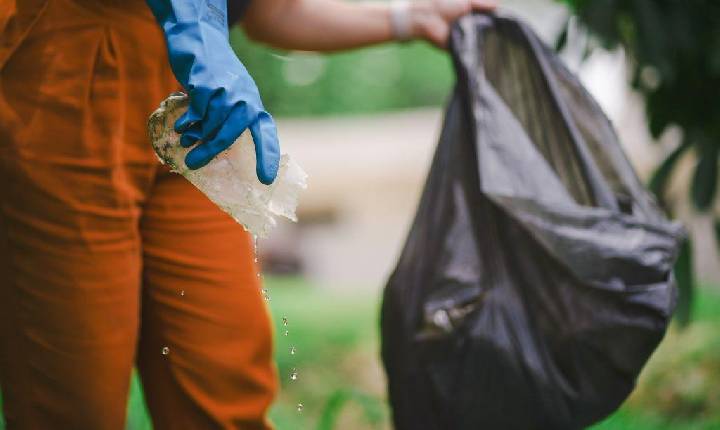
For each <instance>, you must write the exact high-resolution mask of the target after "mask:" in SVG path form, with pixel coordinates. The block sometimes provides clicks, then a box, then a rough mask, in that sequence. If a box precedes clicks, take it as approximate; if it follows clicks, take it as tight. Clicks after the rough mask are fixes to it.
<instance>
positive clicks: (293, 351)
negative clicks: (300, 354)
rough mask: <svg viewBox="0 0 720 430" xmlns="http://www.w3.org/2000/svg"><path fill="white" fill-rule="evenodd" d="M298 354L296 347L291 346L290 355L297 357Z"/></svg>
mask: <svg viewBox="0 0 720 430" xmlns="http://www.w3.org/2000/svg"><path fill="white" fill-rule="evenodd" d="M296 352H297V348H295V347H294V346H291V347H290V355H295V353H296Z"/></svg>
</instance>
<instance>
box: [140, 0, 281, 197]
mask: <svg viewBox="0 0 720 430" xmlns="http://www.w3.org/2000/svg"><path fill="white" fill-rule="evenodd" d="M147 3H148V5H149V6H150V9H152V11H153V14H154V15H155V19H157V21H158V22H159V23H160V25H161V26H162V29H163V31H164V32H165V40H166V41H167V47H168V54H169V57H170V66H171V67H172V70H173V73H174V74H175V77H176V78H177V80H178V81H179V82H180V84H181V85H182V86H183V87H184V88H185V90H186V91H187V92H188V94H189V96H190V106H189V108H188V110H187V112H186V113H185V114H183V115H182V116H181V117H180V118H178V120H177V122H176V123H175V130H176V131H177V132H178V133H182V137H181V138H180V143H181V144H182V145H183V146H184V147H186V148H187V147H190V146H192V145H195V144H196V143H198V141H200V143H199V144H198V145H197V146H195V148H193V149H192V150H191V151H190V152H189V153H188V155H187V157H186V158H185V164H187V166H188V168H190V169H197V168H200V167H202V166H204V165H205V164H207V163H208V162H209V161H210V160H211V159H212V158H213V157H215V156H216V155H217V154H219V153H220V152H222V151H224V150H225V149H227V148H228V147H229V146H230V145H232V143H233V142H234V141H235V139H237V137H238V136H240V134H241V133H242V132H243V131H245V129H247V128H249V129H250V133H251V134H252V137H253V141H254V142H255V154H256V156H257V176H258V179H259V180H260V182H262V183H263V184H270V183H272V182H273V181H274V180H275V177H276V176H277V170H278V163H279V160H280V146H279V144H278V138H277V130H276V128H275V123H274V121H273V119H272V117H271V116H270V114H268V113H267V112H266V111H265V108H264V107H263V104H262V101H261V100H260V93H259V92H258V89H257V86H256V85H255V82H254V81H253V79H252V77H250V74H249V73H248V71H247V70H246V69H245V66H243V64H242V63H241V62H240V60H239V59H238V58H237V56H236V55H235V52H233V50H232V48H231V47H230V41H229V33H228V22H227V2H226V0H147Z"/></svg>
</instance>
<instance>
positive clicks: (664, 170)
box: [648, 140, 691, 207]
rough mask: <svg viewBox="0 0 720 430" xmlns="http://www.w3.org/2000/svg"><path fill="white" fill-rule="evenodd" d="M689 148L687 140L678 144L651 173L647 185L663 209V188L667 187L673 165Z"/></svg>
mask: <svg viewBox="0 0 720 430" xmlns="http://www.w3.org/2000/svg"><path fill="white" fill-rule="evenodd" d="M690 146H691V145H690V143H689V141H687V140H686V141H684V142H683V143H682V144H680V146H678V147H677V148H675V150H674V151H673V152H671V153H670V154H669V155H668V156H667V157H665V160H663V162H662V164H660V166H659V167H658V168H657V169H655V172H653V175H652V177H651V178H650V183H649V184H648V186H649V188H650V190H651V191H652V192H653V193H654V194H655V197H656V198H657V200H658V202H659V203H660V205H661V206H663V207H665V200H664V197H665V188H666V187H667V183H668V181H669V179H670V176H671V173H672V170H673V167H675V163H677V160H678V159H680V156H681V155H682V154H683V153H684V152H685V150H686V149H688V148H689V147H690Z"/></svg>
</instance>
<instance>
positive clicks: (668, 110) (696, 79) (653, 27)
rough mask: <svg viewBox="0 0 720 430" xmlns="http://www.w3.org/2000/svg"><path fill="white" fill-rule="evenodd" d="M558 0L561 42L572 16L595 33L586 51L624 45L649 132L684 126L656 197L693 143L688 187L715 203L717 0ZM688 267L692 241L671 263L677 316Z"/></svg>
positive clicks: (719, 134) (696, 200)
mask: <svg viewBox="0 0 720 430" xmlns="http://www.w3.org/2000/svg"><path fill="white" fill-rule="evenodd" d="M562 1H563V2H564V3H566V4H567V5H568V6H569V8H570V10H571V12H572V13H573V17H571V18H570V19H568V22H567V24H566V25H565V27H564V29H563V31H562V32H561V33H560V35H559V36H558V39H557V43H556V44H557V48H558V50H559V49H562V48H563V46H564V45H565V44H566V43H567V40H568V37H567V36H568V31H569V28H570V26H571V24H572V22H573V18H574V19H575V20H576V21H577V22H578V23H579V24H580V26H581V27H582V28H584V29H586V30H587V31H588V32H589V33H590V34H591V35H593V36H594V37H592V38H587V39H586V40H587V46H586V47H585V51H586V52H590V51H591V50H592V49H593V48H594V47H595V46H602V47H604V48H606V49H614V48H617V47H622V48H623V49H624V51H625V53H626V54H627V55H628V59H629V67H630V70H629V72H630V83H631V85H632V87H633V88H634V89H635V90H637V91H638V92H639V93H640V94H641V95H642V96H643V97H644V99H645V109H646V115H647V120H648V127H649V130H650V133H651V134H652V136H653V137H655V138H659V137H660V136H661V135H662V134H663V132H665V131H666V130H667V129H668V128H669V127H671V126H677V127H679V128H680V130H681V131H682V141H681V142H680V144H679V146H678V147H677V148H676V149H675V150H674V151H672V152H671V153H670V154H668V156H667V157H666V158H665V160H664V161H663V162H662V163H661V164H660V166H659V167H658V168H657V169H656V170H655V173H654V174H653V177H652V179H651V180H650V184H649V185H650V188H651V190H652V191H653V192H654V193H655V194H656V196H657V198H658V201H659V202H660V203H661V204H663V205H664V206H666V205H665V204H664V195H665V192H666V189H667V185H668V184H669V182H670V177H671V175H672V173H673V171H674V168H675V166H677V165H678V164H679V163H678V160H680V159H681V158H682V156H683V155H684V154H685V153H687V152H688V151H693V152H694V153H695V156H696V159H697V162H696V164H695V170H694V173H693V177H692V182H691V185H690V193H689V194H690V197H691V200H692V202H693V204H694V206H695V207H696V208H697V209H698V210H700V211H708V210H710V209H712V206H713V202H714V200H715V198H716V194H717V184H718V162H719V161H720V2H718V1H717V0H562ZM666 209H670V208H667V206H666ZM719 224H720V222H719ZM719 236H720V233H719ZM691 268H692V259H691V255H690V246H689V245H688V244H685V246H683V249H682V254H681V255H680V258H679V262H678V265H677V266H676V277H677V280H678V284H679V286H680V291H681V296H680V301H679V304H678V315H679V318H680V320H681V322H682V321H685V322H686V321H687V320H688V318H689V309H690V297H691V293H690V292H691V288H690V286H691V285H692V273H691Z"/></svg>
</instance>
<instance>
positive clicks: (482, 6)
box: [410, 0, 497, 48]
mask: <svg viewBox="0 0 720 430" xmlns="http://www.w3.org/2000/svg"><path fill="white" fill-rule="evenodd" d="M496 6H497V2H496V0H423V1H413V2H412V6H411V8H410V19H411V22H412V32H413V35H414V36H415V37H416V38H419V39H425V40H427V41H428V42H430V43H432V44H434V45H435V46H437V47H439V48H446V47H447V40H448V36H449V35H450V25H451V24H452V23H453V22H454V21H455V20H456V19H458V18H460V17H461V16H463V15H465V14H467V13H470V12H471V11H474V10H475V11H492V10H494V9H495V7H496Z"/></svg>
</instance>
